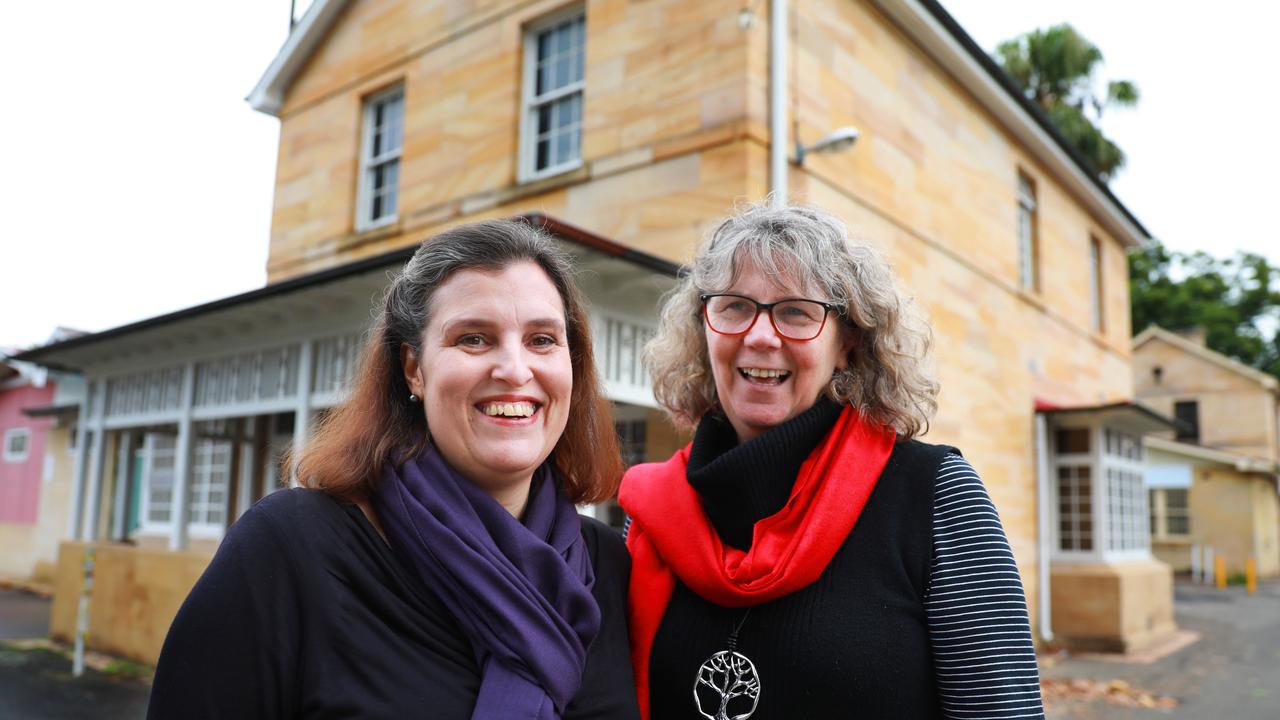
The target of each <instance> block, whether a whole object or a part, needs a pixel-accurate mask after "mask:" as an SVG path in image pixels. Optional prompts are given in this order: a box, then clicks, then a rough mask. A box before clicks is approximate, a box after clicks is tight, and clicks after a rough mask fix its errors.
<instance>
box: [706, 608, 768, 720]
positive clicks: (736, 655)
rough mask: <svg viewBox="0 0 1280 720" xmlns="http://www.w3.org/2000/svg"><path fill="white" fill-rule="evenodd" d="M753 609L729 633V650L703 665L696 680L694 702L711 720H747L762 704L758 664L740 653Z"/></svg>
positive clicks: (717, 654) (710, 658)
mask: <svg viewBox="0 0 1280 720" xmlns="http://www.w3.org/2000/svg"><path fill="white" fill-rule="evenodd" d="M750 614H751V608H747V611H746V612H745V613H743V614H742V619H741V620H739V621H738V622H737V623H736V624H735V625H734V626H733V630H732V631H731V632H730V633H729V639H728V640H727V641H725V645H726V649H725V650H721V651H720V652H717V653H715V654H714V655H712V656H711V657H709V658H707V659H706V660H704V661H703V662H702V665H701V667H699V668H698V677H697V678H695V679H694V681H693V703H694V705H695V706H696V707H697V708H698V713H699V714H700V715H702V717H704V718H706V719H707V720H746V719H747V718H749V717H751V716H752V715H754V714H755V712H756V705H758V704H759V703H760V676H759V675H758V674H757V673H756V666H755V663H753V662H751V660H749V659H748V658H747V656H746V655H743V654H742V653H740V652H738V632H739V631H740V630H742V625H743V623H745V622H746V621H747V616H748V615H750Z"/></svg>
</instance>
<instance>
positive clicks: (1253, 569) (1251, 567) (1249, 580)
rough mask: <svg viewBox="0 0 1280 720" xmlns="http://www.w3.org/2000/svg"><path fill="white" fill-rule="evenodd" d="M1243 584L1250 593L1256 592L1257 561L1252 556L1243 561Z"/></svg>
mask: <svg viewBox="0 0 1280 720" xmlns="http://www.w3.org/2000/svg"><path fill="white" fill-rule="evenodd" d="M1244 586H1245V587H1246V588H1248V590H1249V594H1250V595H1256V594H1257V592H1258V561H1257V560H1255V559H1253V558H1252V557H1251V558H1249V559H1248V560H1245V561H1244Z"/></svg>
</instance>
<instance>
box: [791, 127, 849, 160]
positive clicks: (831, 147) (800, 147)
mask: <svg viewBox="0 0 1280 720" xmlns="http://www.w3.org/2000/svg"><path fill="white" fill-rule="evenodd" d="M858 135H859V133H858V129H857V128H855V127H851V126H849V125H846V126H844V127H842V128H836V129H835V130H832V131H831V132H829V133H827V134H826V136H825V137H823V138H822V139H821V140H819V141H818V142H816V143H814V144H812V145H805V144H804V143H801V142H800V138H799V137H798V136H797V138H796V165H804V156H805V155H807V154H809V153H833V152H840V151H841V150H846V149H848V148H850V147H852V146H853V144H854V143H855V142H857V140H858Z"/></svg>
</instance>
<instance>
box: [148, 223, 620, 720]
mask: <svg viewBox="0 0 1280 720" xmlns="http://www.w3.org/2000/svg"><path fill="white" fill-rule="evenodd" d="M290 464H291V466H292V468H293V470H294V472H295V475H296V477H297V478H298V481H299V484H301V485H302V486H303V487H301V488H295V489H291V490H287V491H282V492H278V493H275V494H273V495H270V496H268V497H267V498H265V499H263V500H262V501H261V502H259V503H258V504H257V505H255V506H254V507H253V508H252V509H250V510H249V511H248V512H247V513H246V514H245V515H244V516H243V517H242V518H241V519H240V520H238V521H237V522H236V523H235V525H234V526H233V527H232V528H231V529H230V530H229V531H228V533H227V536H226V538H225V540H224V541H223V543H222V546H221V547H220V548H219V550H218V553H217V555H216V556H215V557H214V559H213V562H212V564H211V565H210V566H209V568H208V570H207V571H206V572H205V574H204V576H203V577H201V579H200V581H199V582H198V583H197V584H196V586H195V588H194V589H193V590H192V591H191V594H190V596H189V597H188V598H187V600H186V602H185V603H184V605H183V607H182V609H181V610H180V611H179V613H178V615H177V617H176V618H175V620H174V623H173V626H172V628H171V629H170V631H169V636H168V638H167V639H166V641H165V646H164V649H163V651H162V653H161V657H160V662H159V664H158V666H157V669H156V678H155V683H154V685H153V688H152V695H151V704H150V708H149V712H148V716H149V717H151V718H168V717H182V718H213V717H227V718H266V717H272V718H318V717H357V716H358V717H383V718H405V717H424V716H429V717H433V718H507V717H512V718H514V717H520V718H537V719H540V720H550V719H552V718H633V717H636V713H637V710H636V701H635V694H634V691H633V688H632V686H631V684H630V683H629V682H628V678H629V676H630V674H631V665H630V660H629V657H628V651H627V630H626V621H625V596H626V587H627V583H628V575H629V561H628V558H627V555H626V551H625V548H624V547H623V545H622V541H621V539H620V538H619V537H617V535H616V534H614V533H613V532H612V531H611V530H609V529H608V528H607V527H605V526H604V525H602V524H600V523H598V522H596V521H595V520H592V519H589V518H580V516H579V515H578V513H577V512H576V510H575V507H574V506H575V504H576V503H589V502H598V501H601V500H604V499H606V498H608V497H610V496H611V495H612V494H613V492H614V490H615V489H616V488H617V483H618V478H619V476H620V474H621V464H620V459H619V456H618V450H617V444H616V436H615V435H614V430H613V426H612V423H611V421H610V414H609V412H608V408H607V404H606V401H605V399H604V398H603V397H602V395H601V391H600V383H599V381H598V379H597V376H596V371H595V367H594V364H593V356H592V349H591V339H590V336H589V333H588V324H587V318H586V316H585V313H584V309H583V303H582V299H581V297H580V295H579V292H578V290H577V288H576V287H575V285H574V283H573V279H572V275H571V270H570V267H569V262H568V259H567V256H566V255H565V254H564V253H563V252H562V251H560V250H559V249H558V248H557V247H556V246H555V244H554V243H553V242H552V240H551V239H550V238H549V237H547V236H546V235H544V234H543V233H541V232H539V231H538V230H536V229H535V228H533V227H531V226H529V225H528V224H525V223H518V222H509V221H490V222H483V223H477V224H473V225H464V226H461V227H458V228H454V229H451V230H448V231H446V232H444V233H442V234H440V235H439V236H437V237H435V238H432V239H431V240H428V241H427V242H424V243H423V244H422V246H421V247H420V248H419V249H418V251H417V252H416V253H415V254H414V256H413V258H412V259H411V260H410V261H409V263H408V264H407V265H406V267H405V268H404V270H403V272H401V273H400V275H399V276H397V277H396V278H395V279H394V280H393V281H392V284H391V286H390V288H389V289H388V290H387V293H386V296H385V298H384V301H383V306H382V310H381V313H380V316H379V318H378V321H377V323H376V325H375V327H374V329H373V331H372V333H371V336H370V339H369V343H368V345H367V347H366V348H365V351H364V355H363V359H362V362H361V366H360V370H359V372H358V374H357V376H356V378H355V379H354V383H353V387H352V390H351V395H350V398H349V399H348V400H347V401H346V402H345V403H344V404H342V405H341V406H339V407H338V408H336V409H335V411H334V412H332V413H331V414H330V415H329V416H328V417H327V418H326V419H325V420H324V421H323V422H322V423H321V424H320V426H319V428H318V429H317V431H316V434H315V437H314V439H312V440H311V442H310V444H309V445H308V446H307V447H306V449H305V450H304V451H303V452H302V453H301V454H299V455H297V456H295V457H293V458H292V462H291V463H290Z"/></svg>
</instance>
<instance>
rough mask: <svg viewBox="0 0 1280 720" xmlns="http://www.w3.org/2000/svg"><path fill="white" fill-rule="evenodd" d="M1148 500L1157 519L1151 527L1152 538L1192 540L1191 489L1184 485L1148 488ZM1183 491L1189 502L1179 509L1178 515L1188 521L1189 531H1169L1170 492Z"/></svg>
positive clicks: (1153, 515) (1152, 514)
mask: <svg viewBox="0 0 1280 720" xmlns="http://www.w3.org/2000/svg"><path fill="white" fill-rule="evenodd" d="M1148 491H1149V494H1148V498H1149V500H1148V502H1150V503H1151V512H1150V514H1151V517H1152V519H1153V520H1155V524H1154V525H1153V526H1152V527H1151V539H1152V540H1162V541H1174V542H1177V541H1190V540H1191V530H1192V528H1191V489H1190V488H1184V487H1153V488H1148ZM1170 492H1181V493H1186V495H1185V497H1186V498H1187V504H1186V506H1185V507H1182V508H1180V509H1179V511H1178V515H1177V516H1178V517H1181V518H1184V519H1185V520H1186V521H1187V531H1186V532H1184V533H1175V532H1169V518H1170V516H1171V514H1170V512H1169V493H1170Z"/></svg>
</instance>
